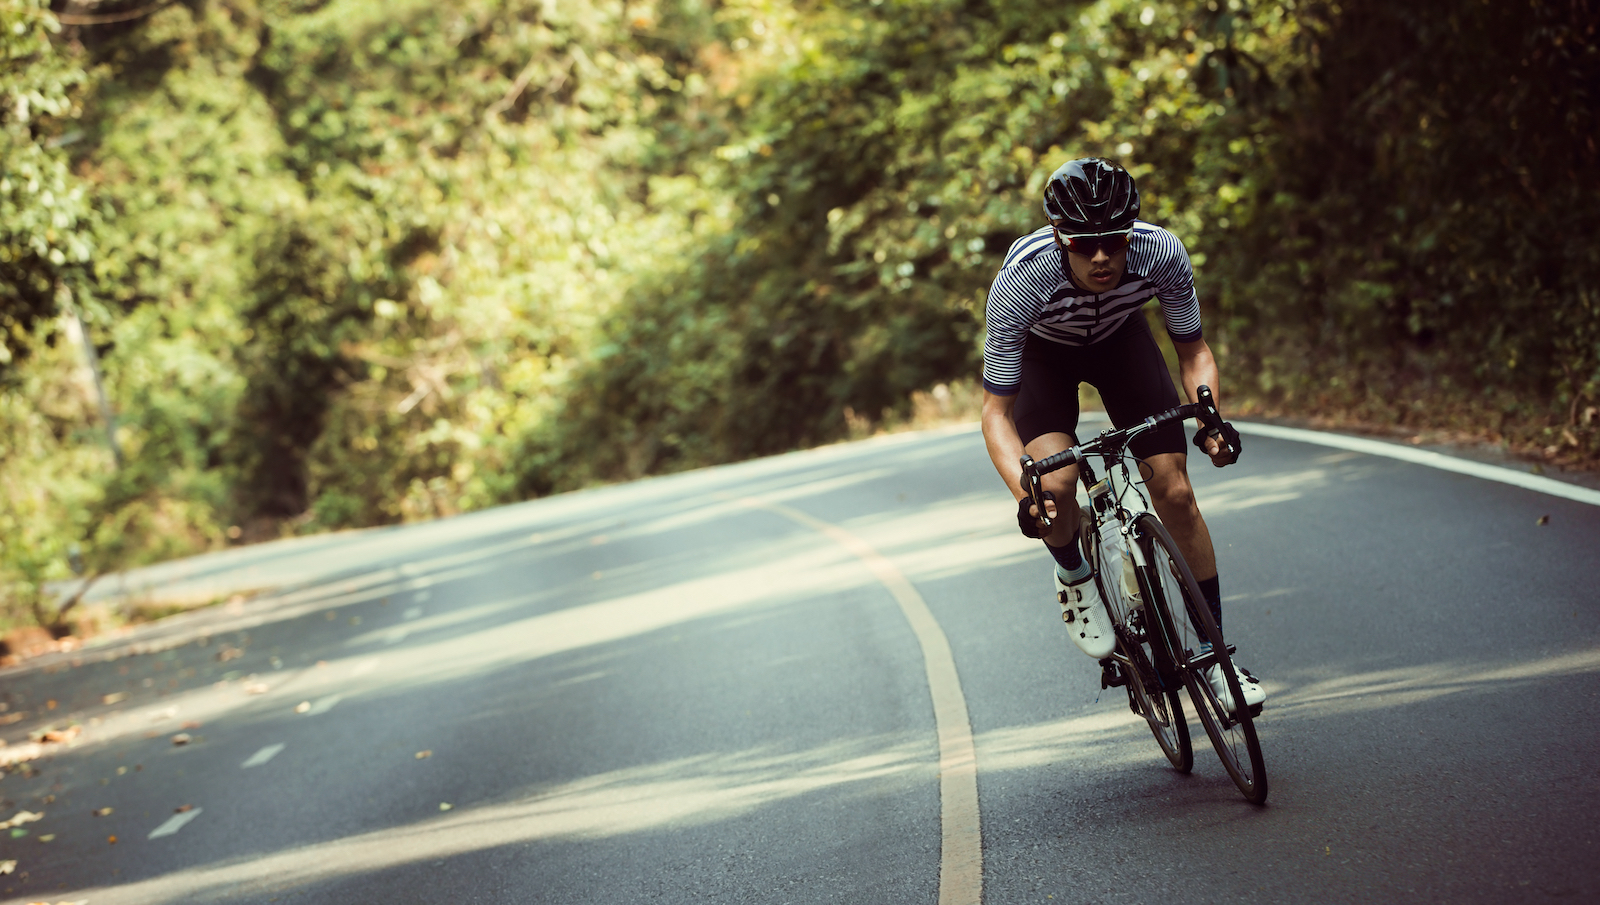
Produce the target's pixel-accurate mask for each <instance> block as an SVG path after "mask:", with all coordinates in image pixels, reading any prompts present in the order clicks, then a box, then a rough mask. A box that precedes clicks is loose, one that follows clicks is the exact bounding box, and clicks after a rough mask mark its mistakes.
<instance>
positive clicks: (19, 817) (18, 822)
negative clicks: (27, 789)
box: [0, 811, 44, 830]
mask: <svg viewBox="0 0 1600 905" xmlns="http://www.w3.org/2000/svg"><path fill="white" fill-rule="evenodd" d="M43 819H44V812H42V811H41V812H39V813H37V814H36V813H34V812H33V811H18V812H17V814H16V816H15V817H12V818H11V819H10V820H7V821H5V822H4V823H0V830H9V829H11V828H12V827H14V826H22V825H23V824H24V823H33V822H34V821H35V820H43Z"/></svg>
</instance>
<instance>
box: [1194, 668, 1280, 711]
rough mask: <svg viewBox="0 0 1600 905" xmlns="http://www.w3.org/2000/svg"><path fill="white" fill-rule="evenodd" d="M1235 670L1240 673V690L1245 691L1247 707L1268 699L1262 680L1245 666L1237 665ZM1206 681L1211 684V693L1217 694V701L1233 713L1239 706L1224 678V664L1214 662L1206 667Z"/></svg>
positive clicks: (1225, 709) (1224, 708)
mask: <svg viewBox="0 0 1600 905" xmlns="http://www.w3.org/2000/svg"><path fill="white" fill-rule="evenodd" d="M1233 670H1234V672H1236V673H1238V675H1239V690H1240V691H1242V692H1244V703H1245V706H1246V707H1256V706H1258V705H1260V704H1261V703H1262V702H1263V701H1265V700H1266V699H1267V692H1266V689H1264V688H1262V687H1261V680H1260V679H1257V678H1256V677H1255V676H1252V675H1250V673H1249V672H1248V671H1247V670H1245V669H1244V668H1242V667H1240V666H1238V665H1235V666H1234V667H1233ZM1206 681H1207V682H1209V683H1210V684H1211V693H1212V694H1214V695H1216V696H1217V703H1219V704H1221V705H1222V709H1223V710H1224V711H1226V712H1228V713H1233V712H1234V710H1236V709H1237V708H1236V707H1235V706H1234V703H1233V695H1232V693H1230V692H1229V691H1228V683H1227V682H1226V681H1224V680H1223V678H1222V664H1220V663H1213V664H1211V665H1210V666H1208V667H1206Z"/></svg>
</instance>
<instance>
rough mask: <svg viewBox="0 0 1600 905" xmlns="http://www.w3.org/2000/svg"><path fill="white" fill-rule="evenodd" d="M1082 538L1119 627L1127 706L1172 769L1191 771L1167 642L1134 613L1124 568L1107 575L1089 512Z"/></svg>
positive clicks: (1188, 744) (1189, 744) (1184, 722)
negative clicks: (1125, 587) (1124, 588)
mask: <svg viewBox="0 0 1600 905" xmlns="http://www.w3.org/2000/svg"><path fill="white" fill-rule="evenodd" d="M1091 538H1092V539H1093V540H1092V541H1091ZM1083 539H1084V548H1085V551H1086V553H1088V555H1089V557H1090V558H1089V562H1090V564H1091V566H1092V567H1093V571H1094V580H1095V584H1096V586H1097V587H1098V588H1099V589H1100V599H1101V600H1104V601H1106V607H1107V609H1108V610H1109V611H1110V612H1111V619H1112V622H1113V623H1114V624H1115V625H1116V626H1117V627H1118V630H1117V648H1118V651H1119V652H1120V653H1121V654H1122V656H1123V657H1124V658H1126V660H1127V663H1126V664H1123V665H1122V671H1123V673H1124V678H1125V679H1126V681H1127V691H1128V707H1129V709H1130V710H1132V711H1133V712H1134V713H1135V714H1137V715H1139V716H1140V717H1142V718H1143V719H1144V721H1145V723H1146V724H1147V725H1148V726H1149V727H1150V734H1151V735H1154V736H1155V739H1156V745H1157V746H1158V747H1159V748H1160V749H1161V753H1162V754H1165V755H1166V756H1167V761H1168V762H1169V763H1171V764H1172V768H1173V769H1174V770H1177V771H1178V772H1179V773H1188V772H1189V771H1191V770H1193V769H1194V744H1193V742H1192V741H1191V739H1190V738H1189V722H1188V720H1187V719H1186V717H1185V715H1184V712H1183V701H1182V700H1181V699H1180V698H1179V697H1178V686H1177V685H1176V684H1172V683H1170V682H1169V681H1168V680H1167V679H1166V678H1165V677H1166V676H1168V675H1170V673H1171V668H1170V666H1168V662H1169V658H1168V657H1167V653H1166V647H1165V645H1163V644H1161V643H1160V642H1159V639H1158V636H1157V635H1155V634H1153V633H1152V632H1151V631H1149V627H1148V626H1146V625H1145V624H1144V620H1143V617H1142V614H1138V613H1136V612H1135V610H1134V608H1133V606H1132V605H1131V601H1128V599H1127V597H1126V596H1125V595H1124V594H1123V593H1122V575H1121V571H1120V569H1119V570H1118V574H1117V575H1115V576H1114V577H1108V576H1107V575H1106V574H1105V570H1103V569H1102V568H1101V565H1102V564H1103V563H1104V562H1105V555H1104V553H1103V552H1102V550H1101V548H1102V546H1103V543H1102V541H1101V539H1100V533H1099V531H1098V530H1096V529H1095V527H1094V525H1093V522H1092V520H1091V519H1090V518H1089V517H1088V515H1087V514H1085V516H1084V525H1083ZM1158 664H1159V665H1158Z"/></svg>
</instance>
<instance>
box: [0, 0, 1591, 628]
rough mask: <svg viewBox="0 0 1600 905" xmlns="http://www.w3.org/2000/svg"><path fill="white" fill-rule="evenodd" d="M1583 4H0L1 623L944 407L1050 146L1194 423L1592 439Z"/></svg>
mask: <svg viewBox="0 0 1600 905" xmlns="http://www.w3.org/2000/svg"><path fill="white" fill-rule="evenodd" d="M1596 13H1597V10H1596V9H1595V8H1594V3H1593V0H1416V2H1410V3H1392V2H1388V0H1275V2H1267V0H1182V2H1165V0H1097V2H1063V0H1052V2H1037V0H1012V2H1007V3H995V2H987V0H640V2H633V0H628V2H623V0H450V2H439V0H386V2H371V0H180V2H170V0H168V2H161V0H103V2H82V0H72V2H63V0H55V2H54V3H48V2H45V0H0V544H3V547H0V589H3V590H0V595H3V605H0V612H3V615H0V622H3V623H6V624H18V623H24V622H33V623H37V624H41V625H45V626H52V627H53V628H54V630H55V631H56V632H57V633H62V632H65V631H68V630H71V629H73V628H74V627H76V628H77V629H78V630H80V631H84V630H90V629H92V626H86V625H82V624H77V625H76V626H75V625H74V623H75V622H78V623H81V621H82V620H83V619H84V618H85V617H84V616H83V614H81V613H79V612H78V611H76V610H73V608H72V600H71V599H70V598H69V599H65V600H63V599H58V598H55V597H52V596H51V595H50V594H49V593H47V591H46V587H47V583H49V582H52V581H59V580H61V579H65V578H69V577H71V576H72V575H73V574H74V573H75V572H76V573H81V574H84V575H89V576H93V575H98V574H103V573H106V572H109V571H113V570H117V569H121V568H125V567H128V566H132V565H137V564H141V563H146V562H151V561H154V560H159V559H163V558H169V557H173V556H179V555H183V554H188V553H193V552H198V551H203V550H210V549H217V548H220V547H223V546H225V545H228V544H233V543H244V542H249V541H252V540H260V539H265V538H271V537H279V536H283V535H286V534H292V533H307V532H316V531H325V530H330V529H338V528H349V527H360V526H370V525H379V524H386V523H395V522H403V521H411V520H418V519H426V518H430V517H436V516H442V515H448V514H451V513H456V512H461V511H464V510H470V509H476V508H481V507H485V506H491V505H495V504H499V503H504V502H508V501H513V500H519V499H525V498H529V497H533V496H538V495H543V494H549V493H553V492H558V491H562V490H567V489H572V488H577V487H582V486H585V485H588V484H592V483H595V482H601V481H612V480H621V479H627V478H632V477H636V476H641V475H646V474H653V473H660V472H668V471H674V470H681V469H685V468H690V467H695V466H700V465H705V464H710V463H716V462H726V461H732V460H736V459H741V458H746V457H750V456H756V455H761V454H766V453H774V452H779V451H783V450H788V449H792V448H795V447H800V446H806V445H812V444H819V443H824V442H828V441H832V440H836V439H840V438H845V437H849V436H858V435H860V434H862V433H863V432H867V431H871V430H873V429H876V428H878V427H880V426H882V425H884V424H892V423H895V422H897V421H904V420H905V419H907V418H909V417H911V413H912V409H913V407H914V405H916V404H919V403H922V404H933V403H935V402H936V403H938V404H946V405H948V404H950V403H949V402H948V400H951V399H955V400H961V399H970V398H971V397H972V396H973V394H974V392H975V390H974V378H975V376H976V373H977V370H978V367H979V364H980V358H981V356H980V345H981V340H982V330H983V316H982V315H983V305H984V297H985V292H986V289H987V287H988V284H989V281H990V280H991V279H992V277H993V274H994V272H995V270H996V268H997V266H998V264H999V262H1000V260H1001V258H1002V256H1003V255H1004V253H1005V250H1006V249H1007V247H1008V246H1009V244H1010V243H1011V241H1012V240H1013V239H1015V238H1016V237H1017V236H1019V235H1021V234H1023V233H1025V232H1027V231H1029V230H1032V229H1034V228H1035V227H1037V226H1038V225H1040V222H1041V220H1040V212H1039V203H1038V200H1037V199H1038V198H1039V195H1040V189H1041V187H1042V185H1043V181H1044V180H1045V178H1046V177H1047V176H1048V174H1049V173H1050V172H1051V171H1052V170H1053V169H1055V167H1056V166H1058V165H1059V164H1060V163H1061V162H1063V161H1065V160H1067V159H1069V158H1072V157H1077V156H1083V155H1103V156H1108V157H1111V158H1114V159H1116V160H1118V161H1120V162H1121V163H1123V164H1124V165H1125V166H1127V167H1128V168H1129V169H1130V170H1131V171H1132V172H1133V173H1134V174H1135V176H1136V177H1137V178H1138V179H1139V185H1140V188H1141V192H1142V195H1143V197H1144V199H1145V203H1144V218H1145V219H1146V220H1149V221H1152V222H1155V223H1158V224H1161V225H1164V226H1166V227H1167V228H1169V229H1171V230H1172V231H1174V232H1175V233H1177V234H1178V235H1179V236H1180V237H1181V238H1183V239H1184V241H1185V242H1186V243H1188V246H1189V248H1190V249H1191V251H1192V253H1193V261H1194V264H1195V266H1196V270H1197V275H1198V281H1199V286H1200V290H1201V300H1202V306H1203V309H1204V316H1205V323H1206V331H1207V336H1208V339H1209V340H1210V342H1211V345H1212V348H1213V349H1214V350H1215V351H1216V352H1217V354H1218V356H1219V358H1220V361H1221V366H1222V373H1223V374H1224V376H1225V381H1224V386H1223V393H1222V399H1223V402H1224V407H1225V409H1227V410H1228V411H1229V412H1231V413H1257V414H1267V415H1284V416H1292V417H1299V418H1321V419H1325V420H1331V421H1334V422H1338V423H1343V424H1359V425H1367V426H1372V427H1392V426H1404V427H1406V428H1407V429H1408V430H1424V429H1438V430H1450V431H1455V432H1458V433H1459V434H1462V435H1465V436H1471V437H1475V438H1481V439H1484V440H1488V441H1491V442H1496V443H1500V444H1502V445H1504V446H1507V447H1509V448H1512V449H1513V450H1515V451H1517V452H1521V453H1526V454H1532V455H1536V456H1542V457H1544V458H1545V459H1548V460H1554V461H1560V462H1566V463H1575V464H1579V465H1587V466H1589V467H1593V466H1594V465H1595V464H1596V463H1597V462H1600V417H1597V406H1600V247H1597V244H1596V238H1597V236H1600V230H1597V227H1600V178H1597V174H1600V167H1597V163H1600V155H1597V151H1596V144H1595V143H1596V135H1597V134H1600V127H1597V123H1596V108H1597V99H1596V97H1595V94H1594V92H1595V90H1596V87H1597V86H1600V49H1597V40H1596V35H1595V23H1596V21H1597V20H1600V15H1597V14H1596ZM102 399H103V400H104V404H103V405H102ZM123 615H124V616H125V615H126V614H123ZM100 618H104V614H101V617H100ZM3 627H4V626H3V625H0V628H3Z"/></svg>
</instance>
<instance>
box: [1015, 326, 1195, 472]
mask: <svg viewBox="0 0 1600 905" xmlns="http://www.w3.org/2000/svg"><path fill="white" fill-rule="evenodd" d="M1080 383H1087V384H1089V385H1090V386H1092V387H1094V388H1095V389H1096V390H1099V391H1100V398H1101V400H1103V401H1104V402H1105V404H1106V414H1107V415H1109V416H1110V417H1111V423H1112V424H1113V425H1115V426H1116V427H1117V428H1119V429H1120V428H1124V427H1127V426H1128V425H1130V424H1134V423H1137V422H1139V421H1142V420H1143V419H1145V418H1148V417H1150V416H1151V415H1155V414H1159V413H1161V412H1164V411H1166V410H1167V409H1169V408H1172V407H1173V406H1175V405H1177V404H1178V389H1177V387H1175V386H1173V384H1172V375H1171V373H1170V372H1168V371H1167V363H1166V360H1165V359H1163V358H1162V357H1161V349H1160V348H1158V347H1157V346H1156V339H1155V336H1153V335H1152V334H1151V333H1150V325H1149V324H1148V323H1146V322H1145V319H1144V312H1142V311H1135V312H1134V313H1133V314H1131V315H1130V316H1129V317H1128V319H1127V320H1126V321H1124V322H1123V324H1122V326H1120V327H1118V328H1117V329H1116V330H1114V331H1112V333H1111V335H1110V336H1107V337H1106V338H1105V339H1102V340H1100V341H1099V342H1097V343H1094V344H1093V345H1088V346H1068V345H1064V344H1062V343H1057V342H1051V341H1050V340H1048V339H1042V338H1040V337H1039V336H1037V335H1035V334H1032V333H1029V334H1028V338H1027V340H1026V341H1025V342H1024V343H1023V346H1022V385H1021V387H1020V388H1019V389H1018V391H1017V402H1016V406H1015V407H1014V408H1013V409H1012V417H1013V418H1014V419H1015V420H1016V423H1017V433H1019V434H1021V435H1022V442H1023V445H1027V444H1028V443H1031V442H1033V440H1035V439H1036V438H1038V437H1040V436H1042V435H1044V434H1048V433H1064V434H1067V435H1069V436H1072V437H1074V438H1076V437H1077V428H1078V384H1080ZM1128 448H1129V449H1130V450H1132V452H1133V454H1134V455H1136V456H1138V457H1139V458H1141V459H1148V458H1149V457H1151V456H1154V455H1157V454H1159V453H1178V454H1180V455H1186V454H1187V453H1188V446H1187V444H1186V443H1185V442H1184V434H1183V422H1181V421H1170V422H1168V423H1166V424H1164V425H1162V426H1161V427H1158V428H1156V429H1155V430H1153V431H1147V432H1145V433H1143V434H1140V435H1139V436H1138V437H1137V438H1135V439H1134V441H1133V443H1131V444H1129V447H1128Z"/></svg>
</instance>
